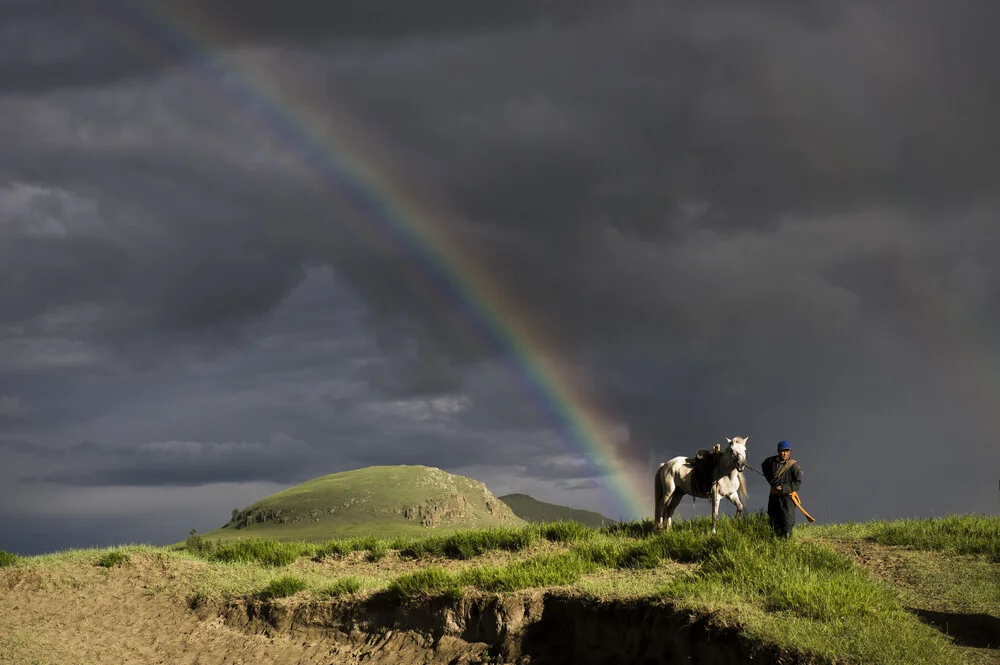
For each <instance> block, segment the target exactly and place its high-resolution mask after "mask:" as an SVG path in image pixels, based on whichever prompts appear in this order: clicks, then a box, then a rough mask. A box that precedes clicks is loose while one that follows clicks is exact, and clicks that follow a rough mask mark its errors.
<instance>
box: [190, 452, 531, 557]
mask: <svg viewBox="0 0 1000 665" xmlns="http://www.w3.org/2000/svg"><path fill="white" fill-rule="evenodd" d="M520 524H523V521H522V520H521V519H520V518H518V517H517V516H516V515H515V514H514V513H513V512H512V511H511V509H510V508H509V507H508V506H507V504H505V503H504V502H502V501H500V500H499V499H497V498H496V497H495V496H493V495H492V494H491V493H490V491H489V490H488V489H487V488H486V485H484V484H483V483H481V482H478V481H476V480H473V479H471V478H466V477H464V476H456V475H452V474H450V473H446V472H444V471H442V470H441V469H437V468H433V467H426V466H371V467H366V468H364V469H357V470H355V471H344V472H342V473H334V474H330V475H328V476H322V477H320V478H314V479H313V480H309V481H307V482H304V483H302V484H301V485H296V486H295V487H291V488H289V489H286V490H283V491H281V492H278V493H276V494H272V495H271V496H268V497H265V498H263V499H261V500H260V501H257V502H256V503H254V504H252V505H250V506H247V507H246V508H244V509H243V510H239V511H234V514H233V516H232V519H230V521H229V522H228V523H227V524H226V525H224V526H222V527H221V528H219V529H216V530H214V531H210V532H208V533H205V534H202V536H203V537H205V538H208V539H211V540H216V539H221V540H224V541H225V540H231V539H234V538H249V537H254V538H275V539H278V540H307V541H323V540H328V539H330V538H346V537H352V536H369V535H374V536H379V537H382V538H389V537H395V536H426V535H429V533H431V532H437V533H448V532H451V531H454V530H456V529H476V528H485V527H490V526H515V525H520Z"/></svg>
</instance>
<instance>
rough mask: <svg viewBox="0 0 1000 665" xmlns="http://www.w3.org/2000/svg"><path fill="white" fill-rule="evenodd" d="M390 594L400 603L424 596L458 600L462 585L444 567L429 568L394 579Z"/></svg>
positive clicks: (390, 585) (391, 583)
mask: <svg viewBox="0 0 1000 665" xmlns="http://www.w3.org/2000/svg"><path fill="white" fill-rule="evenodd" d="M389 593H391V594H392V595H393V596H394V597H396V599H397V600H400V601H402V600H405V599H407V598H413V597H416V596H422V595H432V596H437V595H445V596H449V597H452V598H458V597H460V596H461V595H462V585H461V584H459V582H458V578H457V577H456V576H455V575H453V574H452V573H450V572H448V571H447V570H446V569H444V568H443V567H441V566H429V567H427V568H424V569H423V570H418V571H417V572H415V573H409V574H407V575H400V576H399V577H397V578H396V579H394V580H393V581H392V582H390V583H389Z"/></svg>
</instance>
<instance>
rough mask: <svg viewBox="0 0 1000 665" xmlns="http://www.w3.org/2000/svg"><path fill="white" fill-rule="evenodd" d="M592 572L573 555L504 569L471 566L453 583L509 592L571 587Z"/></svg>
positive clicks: (589, 565)
mask: <svg viewBox="0 0 1000 665" xmlns="http://www.w3.org/2000/svg"><path fill="white" fill-rule="evenodd" d="M595 570H597V565H596V564H594V563H593V562H591V561H588V560H587V559H585V558H583V557H581V556H580V555H578V554H576V553H573V552H568V553H564V554H550V555H542V556H536V557H532V558H530V559H524V560H522V561H515V562H513V563H510V564H507V565H505V566H489V565H486V566H475V567H473V568H467V569H465V570H463V571H461V572H460V573H458V575H457V579H458V583H459V584H460V585H461V586H474V587H476V588H477V589H482V590H483V591H494V592H511V591H517V590H519V589H529V588H534V587H554V586H564V585H567V584H572V583H574V582H576V581H577V580H579V579H580V578H581V577H582V576H583V575H586V574H587V573H591V572H594V571H595Z"/></svg>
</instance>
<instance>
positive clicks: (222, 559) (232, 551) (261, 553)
mask: <svg viewBox="0 0 1000 665" xmlns="http://www.w3.org/2000/svg"><path fill="white" fill-rule="evenodd" d="M315 555H316V546H315V545H314V544H312V543H303V542H291V543H286V542H279V541H275V540H264V539H261V538H253V539H247V540H234V541H232V542H228V543H222V544H221V545H219V547H218V548H216V549H215V550H213V551H212V552H211V554H209V555H208V559H209V560H210V561H215V562H219V563H243V564H248V563H256V564H260V565H263V566H274V567H281V566H287V565H289V564H291V563H294V562H295V561H297V560H298V559H299V558H301V557H312V556H315Z"/></svg>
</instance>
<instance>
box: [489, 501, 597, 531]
mask: <svg viewBox="0 0 1000 665" xmlns="http://www.w3.org/2000/svg"><path fill="white" fill-rule="evenodd" d="M500 500H501V501H503V502H504V503H506V504H507V505H508V506H510V509H511V510H512V511H514V514H515V515H517V516H518V517H520V518H521V519H523V520H525V521H527V522H579V523H580V524H585V525H586V526H592V527H601V526H605V525H607V524H614V523H615V520H613V519H611V518H608V517H605V516H604V515H601V514H600V513H595V512H591V511H589V510H579V509H577V508H570V507H568V506H560V505H558V504H555V503H546V502H544V501H539V500H538V499H535V498H533V497H530V496H528V495H527V494H506V495H504V496H502V497H500Z"/></svg>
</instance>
